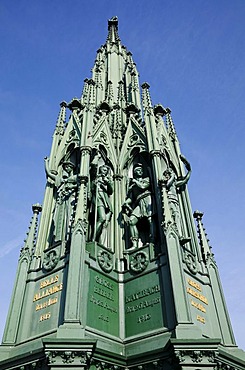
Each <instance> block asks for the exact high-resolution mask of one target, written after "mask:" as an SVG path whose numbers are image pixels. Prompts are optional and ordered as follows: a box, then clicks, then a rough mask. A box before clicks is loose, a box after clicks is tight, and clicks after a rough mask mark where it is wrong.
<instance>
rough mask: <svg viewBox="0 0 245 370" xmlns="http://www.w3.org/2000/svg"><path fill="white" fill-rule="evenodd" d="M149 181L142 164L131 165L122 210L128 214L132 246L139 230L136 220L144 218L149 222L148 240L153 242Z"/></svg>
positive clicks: (136, 243)
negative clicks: (131, 175) (131, 169)
mask: <svg viewBox="0 0 245 370" xmlns="http://www.w3.org/2000/svg"><path fill="white" fill-rule="evenodd" d="M150 187H151V183H150V178H149V177H143V165H142V164H141V163H137V164H135V165H134V167H133V178H132V179H130V184H129V189H128V195H127V199H126V200H125V202H124V204H123V207H122V212H123V213H125V214H126V215H127V216H128V224H129V230H130V236H131V241H132V247H133V248H137V247H138V240H139V230H138V226H137V224H138V222H139V221H140V220H141V219H142V218H146V219H147V221H148V224H149V242H153V235H154V233H153V221H152V216H153V204H152V196H151V191H150Z"/></svg>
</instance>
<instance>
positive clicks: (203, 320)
mask: <svg viewBox="0 0 245 370" xmlns="http://www.w3.org/2000/svg"><path fill="white" fill-rule="evenodd" d="M197 321H200V322H201V323H202V324H205V319H204V317H202V316H199V315H197Z"/></svg>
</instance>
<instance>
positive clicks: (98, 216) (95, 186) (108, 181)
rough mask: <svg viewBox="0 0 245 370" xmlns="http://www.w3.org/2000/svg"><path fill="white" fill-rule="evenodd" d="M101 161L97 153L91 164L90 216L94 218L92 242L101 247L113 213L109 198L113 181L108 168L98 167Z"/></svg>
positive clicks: (104, 241) (104, 166) (103, 165)
mask: <svg viewBox="0 0 245 370" xmlns="http://www.w3.org/2000/svg"><path fill="white" fill-rule="evenodd" d="M100 159H101V155H100V153H97V154H96V155H95V157H94V159H93V161H92V162H91V169H92V173H93V175H92V178H93V180H92V183H91V193H92V200H91V203H92V214H93V216H94V236H93V237H92V239H93V240H95V241H97V242H98V243H99V244H101V245H105V244H106V230H107V228H108V225H109V222H110V220H111V216H112V213H113V210H112V204H111V201H110V196H111V195H112V193H113V181H112V177H111V175H110V167H108V166H107V165H105V164H102V165H100V166H99V164H98V162H99V160H100Z"/></svg>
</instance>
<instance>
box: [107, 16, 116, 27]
mask: <svg viewBox="0 0 245 370" xmlns="http://www.w3.org/2000/svg"><path fill="white" fill-rule="evenodd" d="M111 26H115V27H116V29H118V18H117V16H114V17H112V18H110V19H108V30H110V28H111Z"/></svg>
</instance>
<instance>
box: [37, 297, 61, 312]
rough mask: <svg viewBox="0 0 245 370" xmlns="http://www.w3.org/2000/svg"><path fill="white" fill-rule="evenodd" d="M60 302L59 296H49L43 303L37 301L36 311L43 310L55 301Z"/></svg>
mask: <svg viewBox="0 0 245 370" xmlns="http://www.w3.org/2000/svg"><path fill="white" fill-rule="evenodd" d="M57 302H58V297H55V298H49V300H48V301H45V302H43V303H37V305H36V311H39V310H42V309H43V308H46V307H49V306H51V305H53V304H55V303H57Z"/></svg>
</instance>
